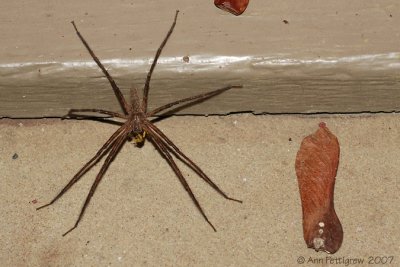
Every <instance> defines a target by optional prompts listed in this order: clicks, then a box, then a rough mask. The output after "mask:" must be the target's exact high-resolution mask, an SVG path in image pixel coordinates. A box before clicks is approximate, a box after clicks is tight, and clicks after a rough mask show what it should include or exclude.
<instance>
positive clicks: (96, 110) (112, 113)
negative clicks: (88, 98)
mask: <svg viewBox="0 0 400 267" xmlns="http://www.w3.org/2000/svg"><path fill="white" fill-rule="evenodd" d="M77 112H97V113H100V114H106V115H109V116H111V117H117V118H122V119H127V118H128V116H126V115H125V114H120V113H118V112H113V111H108V110H103V109H95V108H84V109H70V110H69V111H68V114H67V115H65V116H63V117H62V118H64V119H65V118H82V117H86V115H84V114H75V113H77ZM90 117H92V116H90Z"/></svg>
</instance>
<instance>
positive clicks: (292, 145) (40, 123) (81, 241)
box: [0, 114, 400, 266]
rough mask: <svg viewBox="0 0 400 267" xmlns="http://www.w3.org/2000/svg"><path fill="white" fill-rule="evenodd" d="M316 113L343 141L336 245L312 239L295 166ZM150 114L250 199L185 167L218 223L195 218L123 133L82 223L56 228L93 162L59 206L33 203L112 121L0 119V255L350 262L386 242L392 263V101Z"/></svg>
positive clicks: (61, 259)
mask: <svg viewBox="0 0 400 267" xmlns="http://www.w3.org/2000/svg"><path fill="white" fill-rule="evenodd" d="M320 121H325V122H326V123H327V125H328V127H329V129H330V130H331V131H332V132H333V133H334V134H335V135H336V136H337V137H338V139H339V142H340V146H341V158H340V163H339V171H338V175H337V180H336V190H335V208H336V211H337V213H338V216H339V217H340V219H341V222H342V224H343V228H344V242H343V244H342V247H341V249H340V250H339V251H338V253H336V254H334V255H327V254H325V253H321V252H320V253H316V252H315V251H313V250H311V249H307V248H306V245H305V242H304V240H303V236H302V225H301V206H300V196H299V192H298V187H297V179H296V175H295V170H294V162H295V157H296V153H297V150H298V148H299V146H300V142H301V140H302V139H303V138H304V137H305V136H306V135H309V134H310V133H312V132H314V131H315V130H316V129H317V127H318V123H319V122H320ZM158 125H159V127H160V128H161V129H162V130H163V131H164V132H165V133H166V134H167V135H168V136H169V137H170V138H171V139H172V140H173V141H174V142H175V143H176V145H177V146H179V147H180V148H181V149H182V150H183V151H184V152H185V153H186V154H187V155H188V156H190V157H191V158H192V159H193V160H194V161H195V162H196V163H198V165H199V166H200V167H202V168H203V169H204V170H205V172H206V173H207V174H209V176H210V177H211V178H212V179H213V180H214V181H215V182H216V183H217V184H218V185H220V186H221V188H223V189H224V190H225V191H226V192H227V193H228V194H229V195H231V196H233V197H236V198H240V199H242V200H243V201H244V202H243V204H237V203H233V202H230V201H226V200H225V199H223V198H222V197H220V196H219V195H218V194H217V193H216V192H214V190H213V189H211V188H210V187H209V186H207V185H206V184H205V183H204V182H203V181H201V180H200V179H199V178H198V177H197V176H196V175H194V174H193V173H192V172H190V171H189V170H188V169H187V168H185V167H182V170H183V173H184V175H185V176H186V177H187V179H188V181H189V183H190V185H191V186H192V189H193V191H194V193H195V194H196V196H197V197H198V199H199V201H200V203H201V204H202V206H203V208H204V210H205V212H206V213H207V215H208V216H209V218H210V220H211V221H212V222H213V223H214V225H215V226H216V228H217V230H218V232H213V231H212V229H211V228H210V227H209V226H208V225H207V223H206V222H205V221H204V220H203V218H202V217H201V215H200V214H199V212H198V211H197V209H196V208H195V206H194V205H193V203H192V201H191V200H190V198H189V197H188V195H187V193H186V192H185V190H184V189H183V188H182V186H181V185H180V183H179V181H178V179H177V177H176V176H175V175H174V173H173V172H172V170H171V169H170V167H169V166H168V165H167V163H166V162H165V161H164V160H163V159H162V158H161V156H160V155H159V154H158V153H157V151H155V149H154V148H153V146H152V145H151V144H150V143H146V144H145V146H144V147H143V148H141V149H139V148H137V147H135V146H134V145H132V144H129V143H128V144H125V146H124V148H123V149H122V150H121V152H120V154H119V155H118V157H117V158H116V160H115V161H114V162H113V164H112V165H111V167H110V169H109V170H108V172H107V173H106V175H105V177H104V179H103V181H102V182H101V184H100V185H99V187H98V190H97V192H96V193H95V195H94V197H93V199H92V202H91V204H90V206H89V207H88V209H87V212H86V214H85V216H84V217H83V220H82V222H81V224H80V225H79V227H78V228H77V229H75V230H74V231H73V232H71V233H70V234H69V235H67V236H66V237H62V236H61V235H62V233H64V232H65V231H66V230H68V229H69V228H70V227H71V226H72V225H73V224H74V222H75V220H76V218H77V216H78V214H79V211H80V208H81V205H82V204H83V201H84V198H85V197H86V194H87V193H88V190H89V187H90V185H91V183H92V181H93V180H94V177H95V175H96V172H97V171H98V170H99V166H96V167H95V168H94V169H93V170H92V171H90V172H89V173H87V174H86V175H85V176H84V177H83V178H82V180H81V181H80V182H79V183H77V184H76V185H75V186H74V187H73V188H72V189H71V190H70V191H69V192H68V193H66V194H65V195H64V197H62V198H61V199H60V200H59V201H58V202H56V204H54V205H53V206H51V207H49V208H46V209H43V210H40V211H36V210H35V208H36V207H38V206H39V205H42V204H44V203H46V202H48V201H49V200H51V198H52V197H54V196H55V194H56V193H58V192H59V190H60V189H61V188H62V187H63V185H65V184H66V183H67V182H68V181H69V179H70V178H71V177H72V176H73V175H74V174H75V173H76V172H77V171H78V169H79V168H80V167H81V166H83V164H84V163H85V162H86V161H88V160H89V159H90V158H91V157H92V156H93V155H94V154H95V152H96V151H97V150H98V149H99V148H100V146H101V145H102V144H103V143H104V142H105V141H106V140H107V138H108V137H109V136H110V135H111V133H112V132H113V131H114V130H115V128H116V126H114V125H109V124H104V123H100V122H93V121H60V120H49V119H47V120H8V119H3V120H0V201H1V203H2V205H1V207H0V213H1V214H2V216H1V217H0V225H1V227H0V239H1V240H2V245H1V246H0V263H1V265H2V266H299V265H300V264H298V262H297V261H298V260H301V258H300V257H304V260H305V261H306V263H307V264H302V265H303V266H345V263H344V261H346V260H347V263H348V265H347V266H356V264H349V261H350V260H353V259H360V260H363V261H364V264H361V265H365V266H367V265H368V261H369V260H370V258H369V257H383V256H393V257H394V259H393V260H392V265H390V266H396V265H398V264H399V251H400V247H399V241H398V240H399V239H400V231H399V230H400V229H399V221H400V212H399V208H398V207H399V205H400V200H399V194H398V192H399V182H398V181H399V177H400V168H399V166H400V157H399V155H400V146H399V140H400V117H399V115H398V114H387V115H373V116H369V115H359V116H329V117H320V116H319V117H318V116H254V115H246V114H244V115H235V116H224V117H214V116H211V117H191V116H184V117H171V118H168V119H165V120H163V121H161V122H159V123H158ZM180 166H182V165H180ZM326 257H331V258H326ZM373 259H376V258H373ZM378 259H379V258H378ZM311 261H314V262H315V263H311ZM317 261H319V262H318V263H317ZM339 261H343V263H341V264H340V263H339ZM358 266H359V265H358ZM368 266H369V265H368Z"/></svg>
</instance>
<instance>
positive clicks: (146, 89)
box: [142, 10, 179, 113]
mask: <svg viewBox="0 0 400 267" xmlns="http://www.w3.org/2000/svg"><path fill="white" fill-rule="evenodd" d="M178 13H179V10H177V11H176V13H175V18H174V22H173V23H172V25H171V28H170V29H169V31H168V33H167V35H166V36H165V38H164V40H163V41H162V43H161V45H160V47H159V48H158V50H157V53H156V55H155V56H154V60H153V63H152V64H151V67H150V70H149V72H148V73H147V78H146V82H145V84H144V87H143V99H142V108H143V110H144V112H145V113H146V111H147V98H148V95H149V88H150V80H151V75H152V74H153V71H154V68H155V67H156V65H157V60H158V58H159V57H160V55H161V52H162V50H163V48H164V46H165V44H166V43H167V41H168V39H169V37H170V36H171V34H172V32H173V30H174V28H175V25H176V20H177V18H178Z"/></svg>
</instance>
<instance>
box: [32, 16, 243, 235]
mask: <svg viewBox="0 0 400 267" xmlns="http://www.w3.org/2000/svg"><path fill="white" fill-rule="evenodd" d="M178 12H179V11H178V10H177V11H176V14H175V18H174V22H173V23H172V25H171V28H170V29H169V31H168V33H167V36H166V37H165V38H164V40H163V42H162V43H161V45H160V47H159V48H158V50H157V53H156V55H155V57H154V61H153V63H152V64H151V67H150V70H149V72H148V74H147V78H146V82H145V85H144V88H143V98H142V100H141V101H140V98H139V95H138V91H137V89H136V88H133V89H131V91H130V94H131V103H130V104H129V103H128V102H127V101H126V100H125V98H124V96H123V95H122V93H121V91H120V89H119V88H118V86H117V84H116V83H115V81H114V79H113V78H112V77H111V75H110V74H109V73H108V71H107V70H106V69H105V68H104V66H103V65H102V64H101V62H100V60H99V59H98V58H97V57H96V55H95V54H94V52H93V50H92V49H91V48H90V47H89V45H88V43H87V42H86V40H85V39H84V38H83V36H82V35H81V34H80V32H79V31H78V28H77V27H76V25H75V23H74V22H73V21H72V22H71V23H72V25H73V26H74V28H75V31H76V34H77V35H78V37H79V39H80V40H81V41H82V43H83V44H84V45H85V47H86V49H87V50H88V51H89V53H90V55H91V56H92V58H93V60H94V61H95V62H96V63H97V65H98V66H99V67H100V69H101V70H102V71H103V73H104V75H105V76H106V77H107V79H108V81H109V82H110V84H111V87H112V89H113V90H114V93H115V95H116V97H117V99H118V101H119V104H120V105H121V107H122V110H123V114H121V113H117V112H113V111H107V110H101V109H71V110H70V111H69V112H68V115H67V117H69V118H85V117H86V118H87V117H88V116H84V115H79V114H74V113H79V112H97V113H99V114H105V115H108V116H110V117H111V118H112V117H117V118H122V119H125V120H126V121H125V122H124V123H123V124H122V126H121V127H120V128H118V130H117V131H116V132H115V133H114V134H113V135H112V136H111V137H110V138H109V139H108V140H107V142H106V143H105V144H104V145H103V146H102V147H101V148H100V150H99V151H98V152H97V153H96V155H95V156H94V157H93V158H92V159H91V160H90V161H89V162H87V163H86V164H85V166H83V167H82V168H81V169H80V170H79V171H78V173H76V174H75V176H74V177H72V179H71V180H70V181H69V183H68V184H67V185H66V186H65V187H64V188H63V189H62V190H61V192H60V193H59V194H58V195H56V196H55V197H54V198H53V200H52V201H51V202H49V203H48V204H46V205H43V206H41V207H39V208H37V210H39V209H42V208H44V207H47V206H50V205H51V204H53V203H54V202H56V201H57V200H58V199H59V198H60V197H61V196H62V195H64V193H65V192H67V191H68V190H69V189H70V188H71V187H72V186H73V185H74V184H75V183H76V182H77V181H78V180H79V179H81V177H82V176H83V175H84V174H85V173H86V172H87V171H89V170H90V169H91V168H92V167H93V166H94V165H96V164H97V163H98V162H99V161H100V160H101V159H102V158H103V157H104V156H105V155H107V154H108V156H107V157H106V159H105V161H104V163H103V166H102V167H101V169H100V171H99V173H98V174H97V176H96V179H95V181H94V182H93V184H92V187H91V188H90V191H89V193H88V195H87V197H86V200H85V203H84V204H83V207H82V209H81V212H80V214H79V217H78V219H77V220H76V222H75V225H74V226H73V227H72V228H71V229H69V230H68V231H67V232H65V233H64V234H63V236H65V235H66V234H68V233H69V232H71V231H72V230H74V229H75V228H76V227H77V226H78V224H79V222H80V221H81V219H82V216H83V214H84V213H85V210H86V208H87V206H88V204H89V202H90V199H91V198H92V196H93V194H94V192H95V191H96V188H97V186H98V185H99V183H100V181H101V179H102V177H103V176H104V174H105V172H106V171H107V169H108V167H109V166H110V164H111V162H112V161H113V160H114V159H115V157H116V155H117V154H118V152H119V151H120V149H121V147H122V146H123V145H124V143H125V142H126V141H127V140H131V139H133V141H134V142H135V143H136V144H137V145H139V146H141V145H143V144H144V141H145V139H146V138H147V139H149V141H150V142H152V143H153V145H154V146H155V148H156V149H157V150H158V151H159V153H160V154H161V155H162V156H163V157H164V159H165V160H166V161H167V162H168V164H169V165H170V166H171V168H172V170H173V171H174V172H175V174H176V175H177V176H178V178H179V181H180V182H181V184H182V186H183V187H184V188H185V190H186V192H187V193H188V194H189V196H190V198H191V199H192V201H193V203H194V204H195V205H196V207H197V209H198V210H199V211H200V213H201V214H202V216H203V217H204V219H205V220H206V221H207V223H208V224H209V225H210V226H211V227H212V228H213V230H214V231H216V229H215V227H214V226H213V224H212V223H211V222H210V221H209V220H208V218H207V216H206V214H205V213H204V211H203V209H202V207H201V205H200V203H199V202H198V201H197V199H196V197H195V195H194V194H193V192H192V190H191V189H190V186H189V184H188V183H187V181H186V179H185V177H184V176H183V175H182V172H181V171H180V170H179V168H178V166H177V165H176V163H175V160H174V159H173V157H172V155H173V156H175V158H177V159H178V160H180V161H181V162H183V163H184V164H185V165H187V166H188V167H189V168H191V169H192V170H193V171H194V172H195V173H196V174H197V175H198V176H200V177H201V178H202V179H203V180H204V181H205V182H207V183H208V184H209V185H210V186H211V187H212V188H214V189H215V190H216V191H217V192H218V193H219V194H221V195H222V196H223V197H224V198H226V199H228V200H233V201H236V202H239V203H242V201H241V200H237V199H234V198H231V197H228V195H226V194H225V193H224V192H223V191H222V190H221V189H220V188H219V187H218V186H217V185H216V184H215V183H214V182H213V181H212V180H211V179H210V178H209V177H208V176H207V175H206V174H205V173H204V172H203V171H202V170H201V169H200V167H198V166H197V165H196V164H195V163H194V162H193V161H192V160H191V159H190V158H188V157H187V156H186V155H185V154H183V152H182V151H180V150H179V148H178V147H177V146H176V145H175V144H174V143H173V142H172V141H171V140H170V139H169V138H168V137H167V136H166V135H165V134H164V133H163V132H162V131H161V130H160V129H158V128H157V127H156V126H155V125H154V124H153V123H152V121H150V120H149V119H148V118H149V117H151V116H154V115H156V114H159V113H160V112H161V111H164V110H166V109H169V108H171V107H173V106H175V105H178V104H181V103H185V102H186V103H187V104H194V103H197V102H200V101H203V100H205V99H208V98H211V97H213V96H216V95H218V94H220V93H222V92H224V91H226V90H229V89H231V88H241V87H242V86H239V85H236V86H226V87H224V88H221V89H218V90H214V91H211V92H208V93H205V94H200V95H196V96H192V97H188V98H184V99H181V100H177V101H174V102H171V103H169V104H166V105H163V106H161V107H159V108H156V109H154V110H153V111H150V112H148V111H147V99H148V94H149V88H150V79H151V75H152V73H153V70H154V68H155V66H156V64H157V60H158V58H159V56H160V54H161V51H162V49H163V48H164V46H165V44H166V43H167V41H168V38H169V37H170V35H171V34H172V31H173V30H174V27H175V24H176V20H177V17H178Z"/></svg>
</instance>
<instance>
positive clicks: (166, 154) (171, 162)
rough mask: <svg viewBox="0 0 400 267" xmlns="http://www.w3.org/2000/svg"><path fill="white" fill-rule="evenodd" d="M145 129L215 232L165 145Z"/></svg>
mask: <svg viewBox="0 0 400 267" xmlns="http://www.w3.org/2000/svg"><path fill="white" fill-rule="evenodd" d="M145 128H147V129H146V131H147V133H148V135H149V136H150V137H151V138H150V140H151V141H152V143H153V145H154V146H155V147H156V149H157V150H158V151H159V152H160V153H161V155H162V156H163V157H164V159H165V160H166V161H167V162H168V164H169V166H171V168H172V170H173V171H174V172H175V174H176V176H178V178H179V181H180V182H181V184H182V186H183V188H185V190H186V192H187V193H188V194H189V196H190V198H191V199H192V201H193V203H194V204H195V206H196V207H197V209H198V210H199V211H200V213H201V215H202V216H203V218H204V219H205V220H206V222H207V223H208V224H209V225H210V226H211V228H212V229H213V230H214V231H215V232H216V231H217V229H215V227H214V225H213V224H212V223H211V222H210V220H209V219H208V218H207V215H206V214H205V212H204V210H203V208H202V207H201V205H200V203H199V202H198V200H197V198H196V196H195V195H194V194H193V192H192V189H190V186H189V184H188V183H187V181H186V179H185V177H184V176H183V174H182V172H181V171H180V170H179V168H178V166H177V165H176V163H175V161H174V159H173V158H172V156H171V154H170V153H169V151H168V149H167V147H166V145H165V144H164V143H163V142H162V141H161V140H160V139H158V138H157V136H156V135H154V133H153V132H152V131H151V130H150V129H149V128H148V127H146V126H145Z"/></svg>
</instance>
